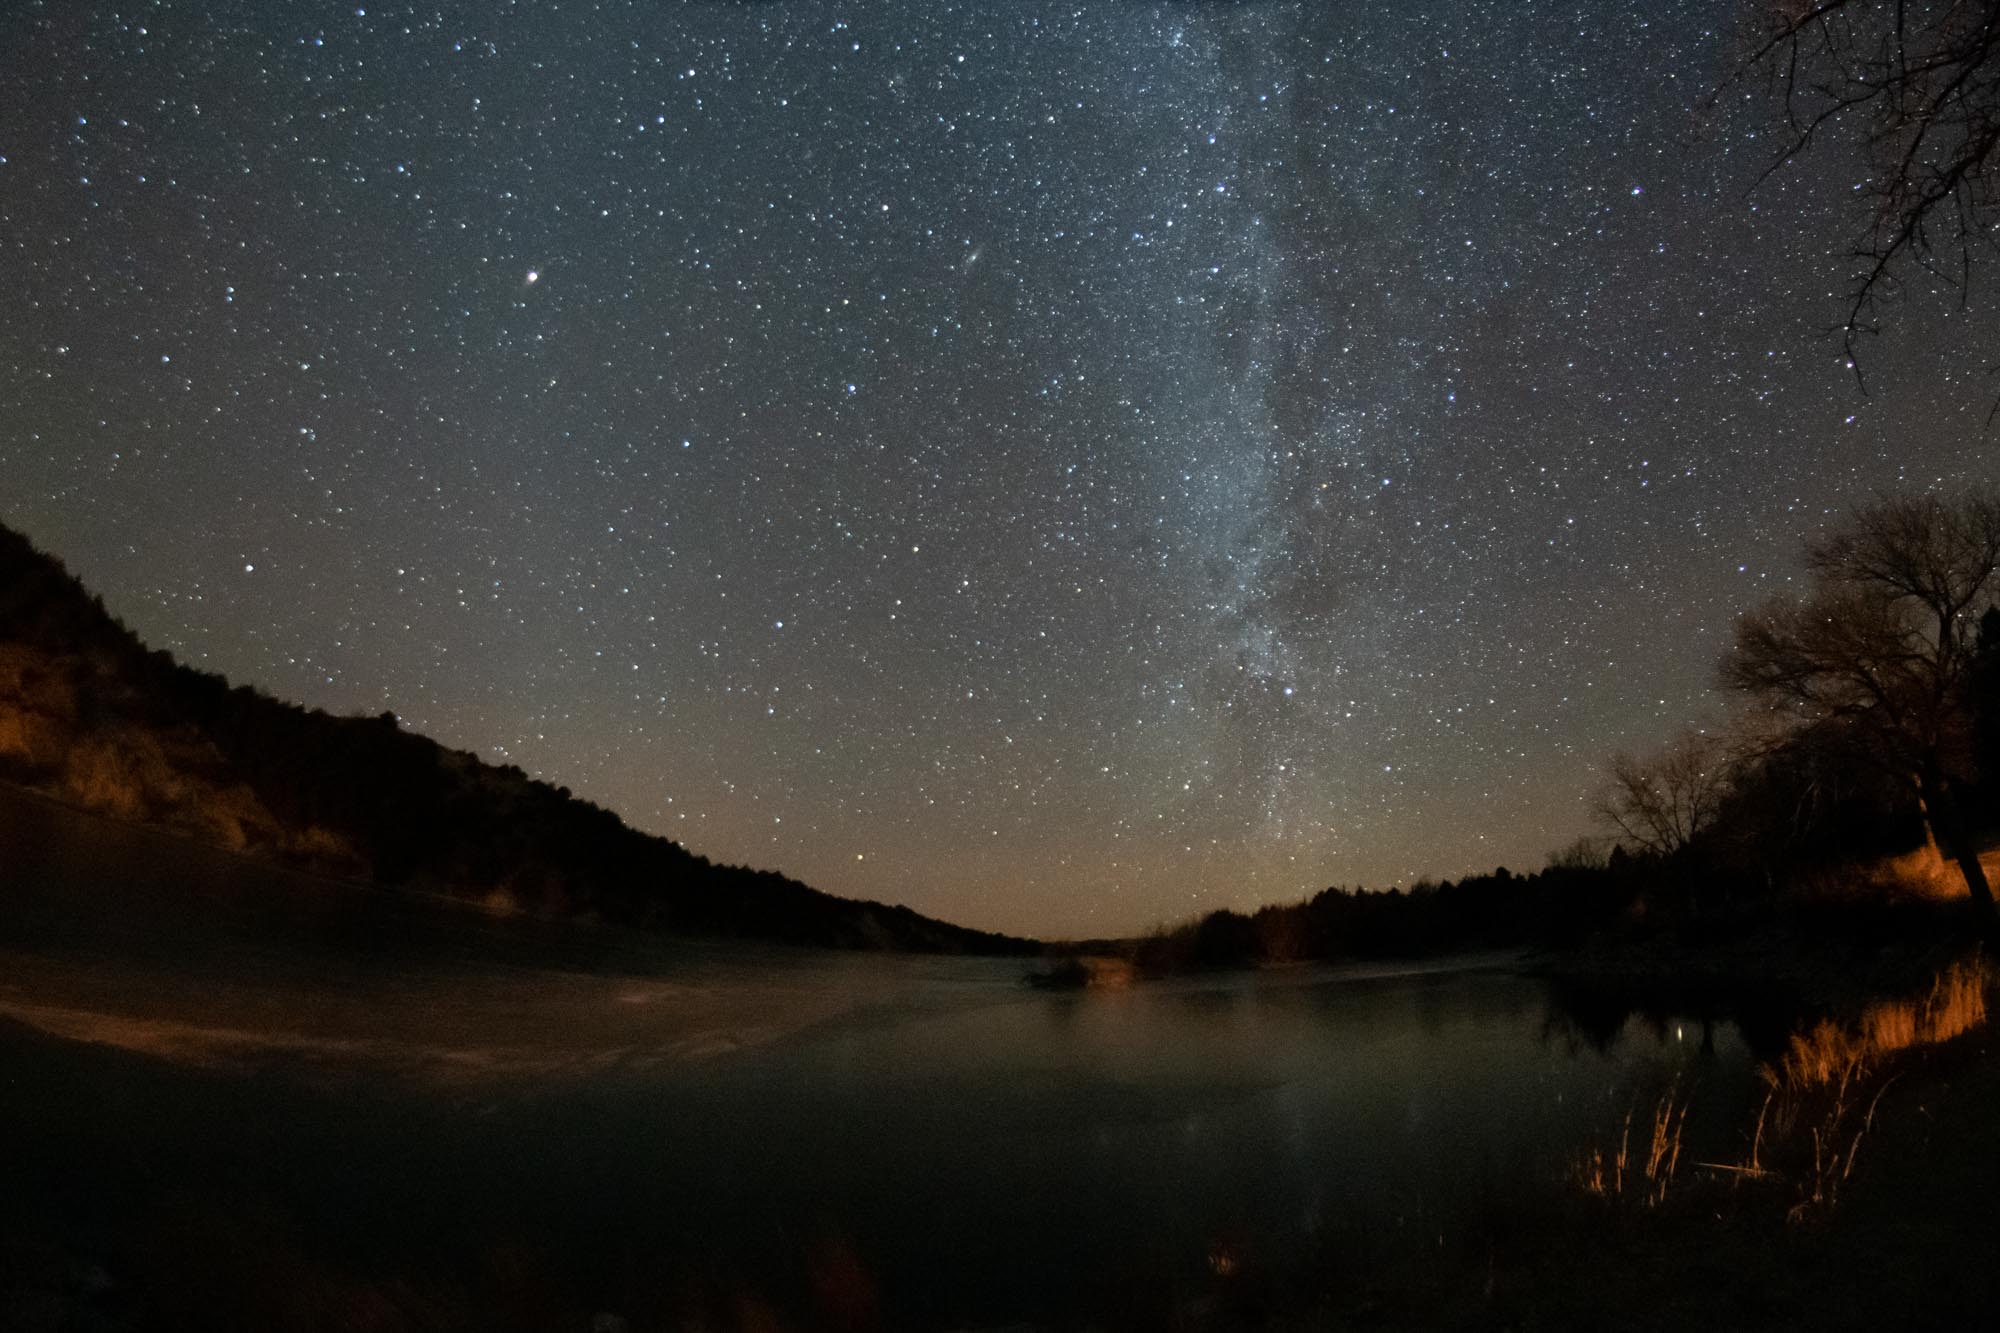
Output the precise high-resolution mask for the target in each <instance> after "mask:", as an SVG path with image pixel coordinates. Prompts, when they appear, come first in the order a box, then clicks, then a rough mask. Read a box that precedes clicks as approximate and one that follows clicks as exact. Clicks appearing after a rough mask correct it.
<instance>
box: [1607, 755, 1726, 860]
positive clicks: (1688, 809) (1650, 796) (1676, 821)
mask: <svg viewBox="0 0 2000 1333" xmlns="http://www.w3.org/2000/svg"><path fill="white" fill-rule="evenodd" d="M1728 791H1729V762H1728V756H1727V753H1726V752H1725V750H1724V748H1723V746H1722V743H1721V742H1720V741H1718V740H1717V739H1716V738H1715V737H1713V736H1707V735H1703V734H1702V733H1700V732H1693V731H1688V732H1682V733H1681V734H1680V735H1679V736H1677V737H1675V738H1674V739H1673V740H1672V741H1670V742H1668V743H1667V745H1666V746H1665V748H1663V749H1661V750H1659V751H1658V752H1656V753H1654V754H1651V755H1648V756H1646V757H1644V758H1635V757H1633V756H1632V755H1629V754H1618V755H1614V756H1612V759H1611V775H1610V778H1609V779H1608V780H1607V781H1606V783H1605V785H1604V788H1603V790H1602V791H1600V792H1599V793H1598V798H1597V817H1598V819H1599V820H1600V821H1601V822H1602V823H1603V824H1604V825H1605V826H1606V827H1608V828H1610V829H1611V830H1613V832H1614V833H1616V835H1617V836H1618V838H1619V839H1620V840H1622V841H1623V842H1625V843H1626V844H1627V845H1629V846H1631V847H1632V848H1634V849H1636V850H1638V851H1642V852H1651V853H1653V854H1654V855H1656V856H1672V855H1673V854H1674V853H1676V852H1679V851H1682V850H1683V849H1685V848H1686V847H1688V846H1689V845H1690V844H1692V843H1693V842H1694V840H1695V839H1696V838H1697V837H1699V836H1700V835H1701V834H1702V833H1703V832H1704V831H1706V830H1707V829H1708V828H1709V827H1710V826H1711V825H1713V824H1714V823H1715V817H1716V815H1717V814H1718V813H1720V811H1721V809H1722V801H1723V798H1724V797H1725V796H1726V795H1727V794H1728Z"/></svg>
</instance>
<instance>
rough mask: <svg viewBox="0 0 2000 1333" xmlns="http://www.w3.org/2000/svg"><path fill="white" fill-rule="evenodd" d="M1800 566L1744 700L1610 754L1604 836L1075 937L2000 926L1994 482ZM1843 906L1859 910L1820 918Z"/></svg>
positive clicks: (1353, 937) (1373, 943) (1365, 945)
mask: <svg viewBox="0 0 2000 1333" xmlns="http://www.w3.org/2000/svg"><path fill="white" fill-rule="evenodd" d="M1806 557H1807V559H1806V564H1807V568H1808V570H1809V571H1810V574H1811V580H1810V584H1809V587H1808V588H1807V589H1806V591H1805V594H1804V596H1803V598H1801V597H1797V596H1781V597H1779V598H1777V599H1774V600H1773V601H1772V602H1771V603H1769V604H1767V605H1766V606H1764V607H1761V608H1758V609H1756V610H1753V611H1750V612H1746V613H1745V614H1744V615H1742V616H1741V617H1739V619H1738V622H1737V625H1736V632H1735V636H1734V644H1733V646H1732V647H1731V649H1730V651H1729V653H1728V655H1727V656H1725V658H1724V659H1723V661H1722V663H1721V664H1720V667H1719V670H1718V683H1719V684H1720V685H1721V686H1723V687H1724V688H1725V689H1727V690H1729V691H1730V692H1732V693H1733V694H1734V695H1736V696H1737V697H1739V698H1740V699H1742V700H1743V701H1744V702H1745V703H1746V704H1747V705H1748V706H1747V707H1746V708H1744V709H1742V710H1740V711H1739V712H1738V714H1737V716H1736V717H1735V718H1734V719H1732V721H1731V722H1730V723H1729V724H1728V725H1726V726H1723V727H1719V728H1716V729H1713V730H1706V731H1702V730H1689V731H1684V732H1683V733H1681V734H1680V735H1679V736H1677V737H1675V738H1673V739H1672V740H1670V741H1668V742H1667V743H1666V744H1665V745H1664V746H1663V747H1662V748H1661V749H1659V750H1658V751H1656V752H1654V753H1652V754H1650V755H1644V756H1639V757H1634V756H1631V755H1622V754H1621V755H1618V756H1615V757H1613V758H1612V760H1611V762H1610V763H1609V764H1608V765H1607V776H1606V781H1605V784H1604V788H1603V790H1602V793H1601V795H1600V799H1599V802H1598V814H1599V818H1600V821H1601V823H1602V825H1603V826H1604V828H1605V829H1606V836H1605V837H1604V838H1602V839H1595V840H1594V839H1588V838H1586V839H1582V840H1579V841H1578V842H1577V843H1575V844H1573V845H1572V846H1570V847H1568V848H1566V849H1564V850H1563V851H1561V852H1558V853H1556V854H1555V855H1554V856H1552V857H1551V858H1550V861H1549V864H1548V867H1547V868H1546V869H1543V870H1541V871H1539V872H1537V873H1534V874H1527V875H1517V874H1513V873H1510V872H1509V871H1507V870H1504V869H1502V870H1496V871H1494V872H1493V873H1492V874H1485V875H1477V876H1472V877H1469V878H1466V879H1461V880H1459V881H1458V882H1456V883H1451V882H1445V883H1441V884H1440V883H1429V884H1420V885H1417V886H1416V887H1414V888H1412V889H1410V890H1408V891H1406V892H1388V893H1364V892H1358V891H1353V890H1342V889H1329V890H1327V891H1325V892H1323V893H1320V894H1318V895H1317V896H1315V897H1313V898H1312V899H1310V900H1308V901H1306V902H1302V903H1297V904H1293V905H1289V906H1277V907H1266V908H1263V909H1261V910H1259V911H1257V912H1255V913H1254V914H1250V915H1245V914H1243V913H1240V912H1234V911H1221V912H1213V913H1210V914H1209V915H1207V916H1205V917H1203V918H1201V919H1199V920H1196V921H1191V922H1187V923H1184V924H1182V925H1179V926H1176V927H1173V928H1169V929H1162V930H1159V931H1156V932H1155V933H1154V934H1152V935H1150V936H1148V937H1146V938H1144V939H1142V940H1137V941H1123V942H1106V941H1096V942H1092V943H1088V944H1084V945H1079V946H1077V948H1078V950H1079V951H1080V952H1085V953H1089V952H1105V953H1117V954H1119V955H1121V956H1125V957H1129V958H1130V959H1131V960H1132V962H1133V963H1134V964H1135V965H1136V966H1137V967H1138V969H1139V970H1140V971H1142V972H1150V973H1164V972H1172V971H1175V970H1178V969H1181V968H1185V967H1204V966H1206V967H1215V966H1233V965H1243V964H1251V963H1285V962H1293V961H1302V960H1333V959H1367V958H1385V957H1407V956H1412V955H1422V954H1433V953H1444V952H1454V951H1464V950H1473V949H1494V948H1519V947H1539V948H1565V947H1569V946H1573V945H1576V944H1579V943H1581V942H1583V941H1584V940H1587V939H1590V938H1592V937H1593V936H1599V935H1603V934H1606V933H1616V934H1618V935H1620V936H1622V937H1624V938H1625V939H1627V940H1632V939H1634V938H1643V937H1646V936H1654V937H1659V936H1661V935H1662V934H1663V933H1670V934H1673V935H1676V936H1678V937H1680V938H1682V939H1684V940H1706V941H1709V942H1713V941H1716V940H1719V939H1722V938H1724V937H1725V936H1726V935H1728V934H1729V933H1730V932H1734V933H1735V937H1736V938H1739V939H1740V938H1744V937H1745V932H1746V931H1753V930H1757V929H1761V928H1764V927H1768V926H1772V925H1776V926H1778V927H1779V930H1778V935H1779V936H1781V937H1782V936H1783V935H1784V933H1785V932H1786V931H1788V930H1789V931H1791V932H1792V933H1794V934H1796V933H1798V932H1799V930H1800V929H1802V928H1803V926H1804V923H1805V922H1806V920H1807V918H1808V917H1810V918H1811V919H1812V920H1813V921H1814V922H1816V923H1819V924H1820V925H1824V923H1826V922H1827V921H1828V920H1829V919H1831V918H1837V917H1844V918H1845V919H1847V920H1849V921H1851V922H1859V921H1864V920H1865V921H1870V922H1874V923H1875V925H1871V926H1857V927H1855V929H1856V930H1858V931H1860V932H1861V933H1866V932H1867V931H1868V930H1873V929H1878V928H1879V926H1880V924H1881V922H1883V921H1884V920H1886V918H1884V917H1883V916H1882V915H1881V914H1880V913H1879V912H1877V911H1874V910H1873V909H1876V908H1880V907H1882V906H1885V905H1886V906H1894V905H1895V904H1897V903H1898V902H1899V901H1900V902H1903V903H1905V904H1909V905H1912V906H1915V905H1918V904H1921V903H1926V902H1928V903H1931V904H1949V903H1950V902H1951V901H1953V900H1957V901H1961V902H1963V903H1964V904H1965V910H1964V912H1963V914H1962V915H1963V917H1964V919H1965V921H1966V922H1967V923H1969V924H1970V925H1971V926H1972V928H1973V929H1974V930H1976V931H1978V932H1979V933H1981V934H1983V935H1985V936H1986V938H1987V939H1988V940H1989V941H1995V940H2000V916H1996V914H1995V913H1994V911H1993V909H1992V903H1991V901H1990V896H1989V886H1988V880H1989V878H1990V875H1989V873H1988V872H1987V870H1986V869H1984V864H1985V863H1986V862H1990V861H1991V860H1992V857H1991V854H1990V853H1986V854H1985V855H1983V856H1982V852H1983V851H1984V849H1985V848H1987V847H1988V846H1990V844H1991V841H1992V837H1993V834H1994V832H1995V829H1996V826H2000V495H1994V494H1990V493H1974V494H1970V495H1965V496H1957V497H1950V498H1941V497H1935V496H1928V495H1925V496H1915V497H1902V498H1890V499H1885V500H1878V501H1876V502H1874V503H1872V504H1869V505H1864V506H1862V507H1860V508H1858V509H1857V510H1856V511H1855V512H1854V513H1852V514H1851V515H1849V516H1847V518H1846V519H1845V520H1844V521H1843V522H1841V523H1838V524H1835V525H1832V526H1830V527H1829V529H1828V530H1827V531H1826V533H1824V534H1823V535H1822V536H1821V537H1820V538H1819V539H1817V540H1816V541H1814V542H1812V543H1810V544H1809V546H1808V549H1807V552H1806ZM1843 902H1844V903H1848V904H1856V905H1865V906H1866V907H1867V908H1868V909H1869V910H1868V911H1863V912H1845V913H1844V912H1840V911H1835V912H1832V913H1829V912H1828V911H1827V910H1826V909H1827V908H1828V907H1829V906H1831V905H1835V904H1839V903H1843ZM1936 916H1937V913H1936V912H1931V911H1929V910H1928V909H1926V910H1925V911H1918V912H1903V913H1902V914H1901V916H1900V917H1899V919H1902V920H1915V919H1918V918H1919V917H1922V918H1925V919H1931V918H1935V917H1936ZM1817 928H1818V926H1816V927H1815V929H1817ZM1094 975H1095V974H1087V971H1086V970H1084V969H1072V970H1071V971H1070V972H1068V973H1065V974H1063V977H1067V978H1068V979H1070V980H1072V981H1075V982H1082V981H1084V980H1087V979H1088V977H1089V976H1094ZM1063 977H1054V975H1053V974H1052V978H1053V979H1054V980H1062V979H1063Z"/></svg>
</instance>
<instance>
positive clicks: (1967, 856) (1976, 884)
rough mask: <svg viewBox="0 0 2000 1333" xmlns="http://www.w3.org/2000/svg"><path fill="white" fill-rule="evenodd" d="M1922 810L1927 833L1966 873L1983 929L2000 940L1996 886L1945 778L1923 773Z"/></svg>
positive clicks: (1963, 872)
mask: <svg viewBox="0 0 2000 1333" xmlns="http://www.w3.org/2000/svg"><path fill="white" fill-rule="evenodd" d="M1923 811H1924V826H1925V830H1926V832H1927V833H1928V834H1929V835H1930V836H1932V837H1934V838H1935V839H1936V840H1937V843H1938V845H1939V847H1940V848H1942V849H1943V851H1944V854H1945V855H1947V856H1949V857H1950V858H1951V859H1952V860H1953V861H1955V862H1957V863H1958V873H1959V874H1961V875H1963V876H1965V889H1966V892H1967V893H1970V894H1971V895H1972V907H1973V911H1974V912H1976V913H1977V914H1978V917H1979V928H1980V930H1982V931H1983V932H1985V934H1986V937H1987V938H1988V939H1990V940H2000V910H1996V909H1995V907H1994V904H1993V888H1992V886H1991V885H1989V884H1988V883H1987V882H1986V868H1985V867H1984V866H1982V865H1980V864H1979V849H1978V848H1977V847H1974V846H1973V845H1972V839H1971V838H1970V837H1968V836H1967V835H1966V832H1965V825H1964V823H1963V822H1962V821H1961V820H1960V819H1959V817H1958V797H1957V796H1956V794H1954V793H1953V791H1952V790H1951V787H1950V785H1949V784H1948V783H1946V782H1945V780H1944V779H1943V777H1941V776H1938V775H1934V774H1930V773H1926V774H1925V775H1924V778H1923Z"/></svg>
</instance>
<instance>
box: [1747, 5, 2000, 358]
mask: <svg viewBox="0 0 2000 1333" xmlns="http://www.w3.org/2000/svg"><path fill="white" fill-rule="evenodd" d="M1752 9H1753V14H1754V21H1755V23H1756V37H1755V39H1754V41H1753V45H1752V47H1751V50H1750V53H1749V57H1748V59H1747V60H1746V61H1745V62H1744V66H1743V72H1745V73H1749V72H1759V71H1761V72H1762V73H1764V74H1766V75H1767V76H1768V77H1769V78H1770V80H1771V82H1772V84H1773V85H1774V97H1775V99H1776V100H1777V102H1778V103H1779V110H1780V124H1781V130H1780V147H1779V152H1778V155H1777V157H1776V160H1775V161H1774V162H1773V163H1772V164H1771V167H1770V168H1769V170H1768V171H1767V173H1766V174H1767V175H1768V174H1770V172H1775V171H1777V170H1779V169H1781V168H1783V167H1785V166H1786V165H1788V164H1790V163H1792V162H1794V161H1795V160H1796V159H1798V158H1799V157H1800V156H1801V155H1802V154H1803V153H1805V152H1806V151H1807V150H1808V149H1810V148H1813V147H1814V146H1816V145H1817V144H1818V142H1819V141H1820V140H1821V139H1823V138H1832V137H1838V136H1839V135H1841V134H1844V133H1848V132H1854V133H1857V134H1858V137H1859V139H1860V142H1861V145H1862V151H1863V153H1864V155H1865V159H1866V164H1867V166H1866V171H1867V174H1866V177H1865V179H1864V180H1863V182H1862V184H1861V186H1860V193H1861V194H1862V196H1863V197H1865V199H1866V200H1867V202H1868V204H1869V216H1868V219H1867V221H1866V222H1865V223H1864V224H1863V227H1862V229H1861V233H1860V235H1859V237H1858V238H1857V241H1856V244H1855V248H1854V258H1855V260H1856V261H1857V267H1856V270H1855V273H1854V279H1853V286H1852V288H1851V290H1850V292H1849V303H1848V307H1847V313H1846V319H1845V322H1844V324H1843V326H1842V335H1843V343H1844V346H1845V348H1846V351H1847V354H1848V359H1849V361H1850V362H1851V363H1853V364H1854V366H1855V374H1856V375H1857V376H1859V375H1860V373H1861V371H1860V363H1859V360H1858V358H1857V355H1856V354H1857V351H1858V347H1857V344H1858V341H1859V339H1860V337H1861V335H1863V334H1867V333H1874V332H1876V331H1877V319H1878V316H1879V314H1880V310H1881V306H1882V305H1883V303H1884V302H1886V301H1889V300H1893V299H1894V298H1895V297H1896V296H1897V295H1899V294H1900V290H1901V285H1902V281H1903V278H1904V276H1905V274H1906V273H1907V271H1908V270H1910V269H1913V268H1914V269H1916V270H1918V271H1921V272H1924V273H1927V274H1929V275H1930V276H1932V277H1933V278H1936V279H1937V280H1939V281H1940V282H1942V283H1943V284H1945V285H1946V286H1949V287H1952V288H1955V289H1956V290H1958V291H1959V292H1960V293H1961V294H1962V293H1964V291H1965V290H1966V287H1967V284H1968V281H1969V278H1970V271H1971V267H1972V264H1973V261H1974V259H1975V258H1976V257H1977V256H1978V255H1979V252H1980V251H1982V250H1983V249H1984V248H1986V247H1987V246H1989V245H1991V244H1992V243H1993V238H1994V231H1993V229H1994V226H1995V224H1996V223H2000V192H1996V190H1995V188H1994V183H1993V179H1992V177H1991V176H1990V174H1989V168H1990V167H1991V166H1992V164H1993V159H1994V155H1995V152H1996V150H2000V59H1996V58H1995V57H1996V54H1997V53H2000V0H1752Z"/></svg>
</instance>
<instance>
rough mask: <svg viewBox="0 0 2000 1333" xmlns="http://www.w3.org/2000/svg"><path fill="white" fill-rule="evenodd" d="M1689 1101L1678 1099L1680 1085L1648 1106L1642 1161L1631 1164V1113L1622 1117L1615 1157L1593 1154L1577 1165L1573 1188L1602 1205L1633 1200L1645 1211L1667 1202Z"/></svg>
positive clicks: (1595, 1151)
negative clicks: (1648, 1122) (1608, 1201)
mask: <svg viewBox="0 0 2000 1333" xmlns="http://www.w3.org/2000/svg"><path fill="white" fill-rule="evenodd" d="M1692 1101H1693V1098H1692V1097H1691V1096H1690V1097H1685V1098H1684V1097H1681V1096H1680V1082H1679V1080H1678V1079H1676V1080H1675V1081H1674V1082H1673V1083H1672V1084H1670V1085H1669V1086H1668V1088H1667V1090H1666V1092H1665V1094H1663V1095H1662V1096H1661V1097H1660V1099H1659V1101H1657V1102H1655V1103H1654V1104H1653V1114H1652V1117H1651V1125H1650V1129H1649V1132H1648V1136H1647V1142H1646V1153H1645V1159H1644V1160H1643V1161H1640V1162H1638V1163H1634V1162H1633V1160H1632V1114H1633V1113H1632V1112H1631V1111H1627V1112H1626V1113H1625V1124H1624V1127H1623V1128H1622V1129H1621V1130H1620V1131H1619V1135H1618V1150H1617V1152H1615V1153H1613V1154H1611V1155H1610V1156H1608V1157H1607V1156H1606V1155H1605V1152H1604V1150H1603V1149H1602V1148H1593V1149H1591V1150H1590V1153H1589V1154H1588V1155H1587V1156H1586V1157H1585V1158H1584V1159H1583V1161H1582V1162H1581V1163H1580V1165H1579V1168H1578V1171H1577V1183H1578V1184H1579V1185H1580V1186H1581V1187H1582V1188H1583V1191H1584V1193H1586V1194H1590V1195H1594V1196H1596V1197H1598V1198H1601V1199H1626V1198H1631V1199H1637V1200H1639V1201H1640V1202H1642V1203H1644V1204H1646V1205H1647V1206H1648V1207H1658V1206H1659V1205H1660V1204H1662V1203H1664V1202H1666V1198H1667V1191H1668V1190H1669V1189H1670V1188H1671V1187H1672V1185H1673V1181H1674V1173H1675V1172H1676V1171H1677V1170H1678V1169H1679V1168H1680V1162H1681V1136H1682V1134H1683V1132H1684V1131H1685V1130H1686V1129H1687V1113H1688V1107H1689V1105H1690V1104H1691V1103H1692Z"/></svg>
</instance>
